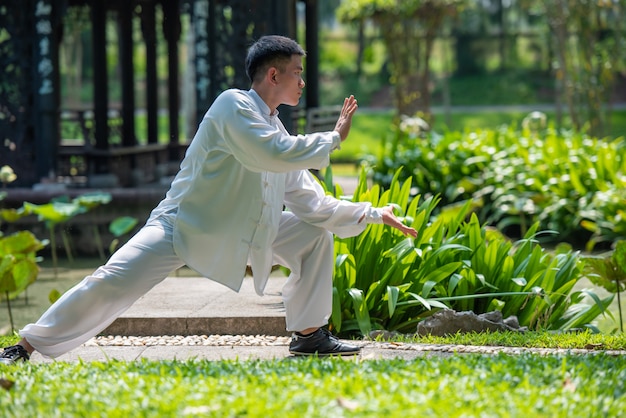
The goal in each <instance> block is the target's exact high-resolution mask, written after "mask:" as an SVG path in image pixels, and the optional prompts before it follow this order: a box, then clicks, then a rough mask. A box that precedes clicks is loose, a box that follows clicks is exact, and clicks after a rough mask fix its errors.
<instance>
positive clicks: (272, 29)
mask: <svg viewBox="0 0 626 418" xmlns="http://www.w3.org/2000/svg"><path fill="white" fill-rule="evenodd" d="M79 7H80V8H84V9H86V10H88V13H87V14H86V16H87V18H86V19H87V22H86V24H87V25H88V26H89V28H90V31H89V33H90V41H89V46H90V48H89V49H90V52H89V54H87V55H88V57H89V60H88V62H87V65H88V66H89V67H90V71H91V72H92V74H93V91H92V95H91V96H92V97H93V99H92V101H91V103H90V104H89V106H87V108H81V109H64V108H63V106H62V103H61V94H60V92H61V81H60V70H59V69H60V66H59V63H60V60H59V59H60V56H59V51H60V46H61V43H62V42H63V36H64V29H65V26H66V25H67V20H66V18H67V16H68V13H69V12H70V11H72V10H73V9H74V8H79ZM297 10H301V11H304V16H305V17H304V24H305V32H304V33H305V38H306V41H305V42H304V46H305V48H306V50H307V55H308V56H307V71H306V77H307V79H306V82H307V90H306V100H305V103H304V109H302V110H301V112H297V111H296V112H292V111H291V110H290V109H284V110H283V109H281V114H283V115H287V118H286V119H285V118H283V119H285V120H286V122H287V125H288V129H291V130H292V131H295V130H296V125H298V122H297V117H296V116H297V115H296V113H298V114H301V113H303V114H304V112H303V111H304V110H306V109H310V108H315V107H317V106H318V103H319V100H318V85H317V78H318V71H317V69H318V55H317V51H318V45H317V42H318V41H317V6H316V1H315V0H263V1H261V0H246V1H244V0H230V1H227V0H3V2H2V5H0V68H2V69H3V76H2V79H1V80H0V134H1V135H2V138H1V141H0V166H3V165H9V166H11V167H12V168H13V170H14V171H15V172H16V173H17V174H18V180H17V181H16V182H15V183H14V184H12V186H13V187H21V188H28V187H32V186H33V185H36V184H42V183H53V184H54V183H65V184H67V185H68V187H116V186H119V187H136V186H140V185H142V184H147V183H151V182H155V181H158V180H159V177H161V176H164V175H169V174H172V170H173V169H174V167H177V166H178V164H179V162H180V160H181V158H182V156H183V155H184V151H185V149H186V142H187V141H186V140H185V139H183V140H182V141H181V133H180V124H179V119H180V114H181V95H182V93H181V87H180V85H181V82H180V80H181V64H180V63H181V50H180V46H181V42H182V41H181V35H182V32H183V25H182V23H181V22H182V21H183V19H187V20H185V22H189V25H188V27H189V30H190V31H192V37H191V38H192V41H191V44H192V50H193V61H191V65H190V67H191V68H186V70H187V71H190V73H191V76H192V78H193V80H194V83H193V86H194V87H193V93H192V94H193V97H192V99H193V100H190V98H189V97H185V98H183V100H190V101H192V102H193V103H195V107H194V111H193V112H192V115H193V116H195V123H197V122H198V121H199V120H200V119H201V117H202V115H203V114H204V112H205V111H206V109H208V107H209V106H210V105H211V103H212V102H213V100H214V99H215V98H216V97H217V95H218V94H219V93H220V92H221V91H223V90H224V89H226V88H230V87H238V88H248V87H249V82H248V80H247V77H246V75H245V68H244V59H245V54H246V50H247V48H248V46H249V45H250V43H251V42H252V41H253V40H254V39H256V38H258V37H259V36H261V35H263V34H270V33H271V34H282V35H286V36H290V37H292V38H294V39H295V38H296V37H297V36H296V34H297V33H298V31H297V29H298V28H297V25H298V19H297V16H298V14H297ZM301 14H302V13H300V15H301ZM137 27H140V34H141V36H140V39H136V38H139V37H138V36H137V30H135V29H134V28H137ZM111 30H114V31H115V33H116V39H117V40H118V41H117V43H116V45H114V46H113V47H112V46H111V42H110V41H109V39H110V31H111ZM138 43H139V44H141V45H142V48H141V50H142V51H145V70H142V71H145V74H144V75H142V79H145V88H143V89H141V90H140V92H141V93H142V94H145V97H141V100H142V101H143V102H145V106H144V107H143V108H142V109H139V108H138V106H137V102H138V99H140V98H139V97H138V96H137V93H138V89H137V88H136V84H137V68H136V62H135V58H136V53H137V49H136V45H137V44H138ZM163 51H166V53H165V54H164V53H163ZM111 54H116V56H117V61H118V62H119V68H118V73H117V76H116V77H118V80H119V85H120V86H121V99H120V100H119V102H118V103H117V104H116V105H113V104H112V103H111V86H110V75H109V70H108V69H109V61H110V57H111ZM163 55H166V57H163ZM163 59H165V60H166V61H167V65H166V66H167V75H166V79H167V86H166V87H164V86H159V84H162V81H160V80H163V78H164V77H163V76H161V77H160V78H159V74H158V69H159V68H163V65H161V66H159V65H157V64H158V60H161V61H162V60H163ZM142 61H143V60H142ZM159 90H165V91H166V92H167V94H166V97H167V98H166V100H161V98H160V97H159V96H158V93H157V92H158V91H159ZM160 100H161V103H160V102H159V101H160ZM164 101H166V103H162V102H164ZM138 111H141V112H145V115H146V121H147V122H146V124H147V129H146V131H147V138H141V140H139V139H138V138H137V133H136V132H137V126H136V125H135V124H136V122H135V120H136V118H135V115H136V114H137V112H138ZM164 112H165V113H166V114H167V120H168V123H167V129H168V138H169V139H168V141H167V143H163V141H159V140H158V137H159V133H160V131H159V129H160V128H159V114H160V113H161V114H162V113H164ZM282 112H284V113H282ZM290 112H291V113H290ZM67 122H73V123H74V124H75V126H78V127H79V129H78V130H77V131H76V135H75V136H76V137H75V138H64V137H63V135H62V134H61V132H62V130H61V126H62V124H63V123H67ZM301 125H302V124H300V125H298V126H301ZM162 129H165V128H161V131H162ZM187 139H189V138H187Z"/></svg>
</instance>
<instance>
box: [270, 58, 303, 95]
mask: <svg viewBox="0 0 626 418" xmlns="http://www.w3.org/2000/svg"><path fill="white" fill-rule="evenodd" d="M302 71H303V67H302V57H301V56H300V55H292V56H291V60H290V61H289V63H288V64H287V65H286V66H285V68H284V71H280V69H279V71H278V73H277V74H276V83H277V88H278V95H279V98H280V102H281V103H283V104H286V105H289V106H297V105H298V102H299V101H300V97H301V96H302V89H303V88H304V80H303V79H302Z"/></svg>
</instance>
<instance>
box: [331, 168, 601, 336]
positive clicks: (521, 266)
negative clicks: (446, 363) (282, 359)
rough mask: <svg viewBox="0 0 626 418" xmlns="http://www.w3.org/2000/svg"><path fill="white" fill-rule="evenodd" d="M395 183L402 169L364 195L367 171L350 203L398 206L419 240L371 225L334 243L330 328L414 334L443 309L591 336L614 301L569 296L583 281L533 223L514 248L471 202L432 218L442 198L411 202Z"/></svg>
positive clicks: (566, 254) (585, 293) (405, 188)
mask: <svg viewBox="0 0 626 418" xmlns="http://www.w3.org/2000/svg"><path fill="white" fill-rule="evenodd" d="M399 176H400V170H398V171H397V172H396V175H395V177H394V178H393V179H392V181H391V184H390V188H389V189H388V190H385V191H383V190H382V189H381V188H380V186H378V185H377V184H375V185H374V186H373V187H372V188H371V189H368V188H367V182H366V175H365V170H363V171H362V173H361V177H360V180H359V185H358V187H357V189H356V191H355V193H354V196H353V201H368V202H371V203H372V205H374V206H384V205H387V204H390V203H393V204H395V205H396V208H397V210H398V211H399V212H401V213H402V214H403V215H404V219H405V222H407V223H408V224H410V225H412V226H413V227H414V228H415V229H416V230H417V231H418V236H417V238H415V239H412V238H406V237H404V236H403V235H402V234H401V233H400V232H398V231H396V230H393V229H391V228H389V227H386V226H384V225H370V226H369V227H368V229H367V230H366V231H365V232H363V233H362V234H360V235H359V236H357V237H353V238H348V239H339V238H336V242H335V256H336V264H335V276H334V289H333V312H332V316H331V326H332V327H333V328H334V329H335V330H336V331H337V332H342V333H351V332H359V333H361V334H368V333H369V331H370V330H372V329H388V330H397V331H401V332H414V331H415V326H416V324H417V323H418V322H419V321H421V320H423V319H424V318H426V317H427V316H429V315H432V314H433V313H434V312H435V311H436V310H437V309H441V308H450V309H454V310H457V311H464V310H472V311H474V312H475V313H484V312H488V311H492V310H500V311H502V313H503V315H505V316H508V315H516V316H517V317H518V319H519V321H520V324H521V325H523V326H528V327H530V328H531V329H540V328H546V329H570V328H577V327H592V321H593V320H594V319H595V318H596V317H597V316H598V315H600V314H601V313H602V312H604V311H605V309H606V307H607V306H608V305H609V304H610V302H611V301H612V297H609V298H606V299H604V300H600V299H599V298H598V296H597V295H595V294H594V293H593V292H591V291H589V290H582V291H573V290H574V285H575V284H576V283H577V281H578V280H579V278H580V277H581V268H582V265H581V263H580V259H579V257H578V253H575V252H572V251H571V250H568V251H563V252H560V253H557V254H554V255H553V254H549V253H547V252H546V251H544V250H543V249H542V248H541V247H540V245H539V244H538V242H537V236H539V235H540V234H541V233H542V232H540V231H539V230H538V224H534V225H533V226H532V227H531V228H530V229H529V230H528V232H527V234H526V235H525V237H524V238H523V239H521V240H520V241H517V242H511V241H510V240H508V239H507V238H506V237H504V236H503V235H502V234H500V233H498V232H497V231H495V230H492V229H489V228H487V227H486V226H483V225H481V224H480V223H479V221H478V218H477V216H476V215H475V214H471V215H470V204H469V202H467V203H466V204H464V205H463V206H461V207H458V208H456V209H455V210H450V209H448V210H446V211H441V212H440V213H439V215H438V216H436V217H434V212H435V208H436V207H437V205H438V203H439V200H438V198H437V197H436V196H431V197H429V198H427V199H425V200H423V201H422V200H421V197H420V196H416V197H414V198H412V199H411V195H410V190H411V179H408V180H406V181H405V182H404V183H402V184H401V182H400V180H399ZM335 194H336V195H341V189H340V188H335ZM420 202H421V203H420ZM468 218H469V220H467V219H468ZM588 298H590V299H591V300H592V301H593V303H592V304H587V303H586V300H587V299H588Z"/></svg>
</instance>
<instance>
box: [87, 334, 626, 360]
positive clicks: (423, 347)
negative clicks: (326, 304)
mask: <svg viewBox="0 0 626 418" xmlns="http://www.w3.org/2000/svg"><path fill="white" fill-rule="evenodd" d="M290 341H291V338H290V337H276V336H271V335H161V336H156V337H133V336H120V335H115V336H114V335H109V336H99V337H94V338H92V339H90V340H89V341H87V342H86V343H85V344H84V345H86V346H129V347H131V346H133V347H138V346H145V347H149V346H287V345H289V342H290ZM350 343H352V344H355V345H360V346H362V347H367V348H368V349H373V350H377V349H378V350H410V351H423V352H434V353H442V354H443V353H445V354H456V353H458V354H469V353H476V354H498V353H505V354H511V355H514V354H523V353H533V354H539V355H555V354H600V353H603V354H607V355H612V356H622V355H626V351H624V350H601V349H600V350H598V349H561V348H525V347H497V346H469V345H442V344H416V343H400V342H379V341H371V340H361V341H350Z"/></svg>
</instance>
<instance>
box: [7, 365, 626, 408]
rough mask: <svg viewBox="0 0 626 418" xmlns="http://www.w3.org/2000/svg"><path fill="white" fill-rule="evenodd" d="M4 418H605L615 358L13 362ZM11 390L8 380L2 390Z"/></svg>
mask: <svg viewBox="0 0 626 418" xmlns="http://www.w3.org/2000/svg"><path fill="white" fill-rule="evenodd" d="M2 373H3V379H5V381H6V382H12V383H13V387H12V388H11V389H9V390H1V389H0V391H1V393H0V409H1V410H2V411H3V416H5V417H35V416H45V417H86V416H90V417H91V416H102V417H104V416H106V417H180V416H197V417H200V416H215V417H239V416H246V417H275V416H280V417H301V416H306V417H330V416H333V417H335V416H336V417H380V416H386V417H410V416H424V417H487V416H488V417H526V416H537V417H607V416H609V417H611V416H619V415H620V414H622V413H623V411H624V408H626V396H624V395H625V393H626V359H625V358H624V357H622V356H620V357H611V356H606V355H594V356H572V355H563V356H539V355H528V354H525V355H518V356H508V355H496V356H484V355H451V356H438V355H434V356H428V355H425V356H424V357H423V358H420V359H417V360H412V361H405V360H400V359H395V360H371V361H358V360H353V359H350V360H345V359H317V358H308V359H306V358H305V359H298V358H296V359H294V358H286V359H279V360H272V361H242V362H240V361H221V362H210V361H184V362H182V361H175V360H173V361H159V362H156V361H146V360H143V361H137V362H121V361H109V362H105V363H101V362H94V363H82V362H79V363H64V362H57V363H49V364H26V365H18V366H12V367H10V368H5V369H3V370H2ZM8 384H10V383H8Z"/></svg>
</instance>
